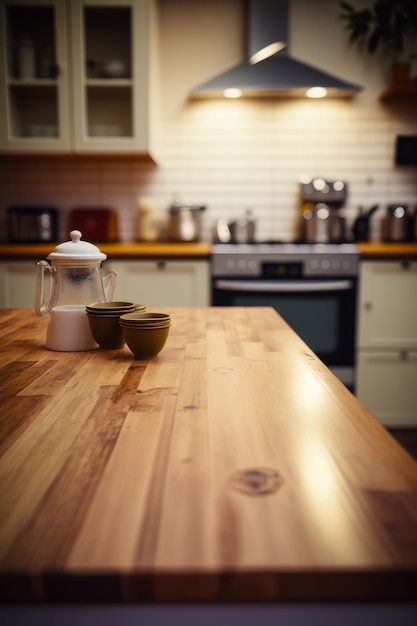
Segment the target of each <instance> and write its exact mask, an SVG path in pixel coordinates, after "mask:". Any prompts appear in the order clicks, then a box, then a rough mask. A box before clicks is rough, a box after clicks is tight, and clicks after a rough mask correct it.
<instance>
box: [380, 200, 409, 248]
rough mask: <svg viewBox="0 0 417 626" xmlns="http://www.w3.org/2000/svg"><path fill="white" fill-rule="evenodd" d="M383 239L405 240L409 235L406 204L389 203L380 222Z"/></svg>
mask: <svg viewBox="0 0 417 626" xmlns="http://www.w3.org/2000/svg"><path fill="white" fill-rule="evenodd" d="M382 233H383V239H384V240H385V241H407V239H408V236H409V215H408V206H407V205H406V204H390V205H389V206H388V211H387V214H386V215H385V217H384V219H383V222H382Z"/></svg>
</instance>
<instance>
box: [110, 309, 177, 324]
mask: <svg viewBox="0 0 417 626" xmlns="http://www.w3.org/2000/svg"><path fill="white" fill-rule="evenodd" d="M170 321H171V316H170V315H169V314H168V313H155V312H153V311H146V312H144V311H134V312H133V313H124V314H123V315H121V317H120V323H123V324H133V325H142V324H160V323H162V324H163V323H167V322H170Z"/></svg>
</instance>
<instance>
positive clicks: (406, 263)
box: [401, 259, 411, 270]
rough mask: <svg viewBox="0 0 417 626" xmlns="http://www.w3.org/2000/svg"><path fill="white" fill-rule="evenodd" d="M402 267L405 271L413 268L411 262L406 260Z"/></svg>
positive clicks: (402, 262)
mask: <svg viewBox="0 0 417 626" xmlns="http://www.w3.org/2000/svg"><path fill="white" fill-rule="evenodd" d="M401 267H402V268H403V270H409V269H410V267H411V263H410V261H408V260H407V259H404V260H403V261H401Z"/></svg>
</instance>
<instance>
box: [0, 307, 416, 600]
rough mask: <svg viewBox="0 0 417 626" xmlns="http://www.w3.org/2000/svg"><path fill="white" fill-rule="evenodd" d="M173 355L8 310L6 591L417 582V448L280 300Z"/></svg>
mask: <svg viewBox="0 0 417 626" xmlns="http://www.w3.org/2000/svg"><path fill="white" fill-rule="evenodd" d="M164 310H165V311H169V312H170V313H171V315H172V319H173V324H172V327H171V331H170V335H169V337H168V341H167V344H166V346H165V348H164V349H163V350H162V352H161V353H160V354H159V355H158V357H156V358H155V359H153V360H151V361H149V362H146V361H145V362H143V361H136V360H134V359H133V356H132V354H131V353H130V351H129V350H128V348H127V347H125V348H122V349H121V350H114V351H105V350H95V351H90V352H81V353H71V352H63V353H60V352H51V351H48V350H47V349H46V348H45V347H44V342H45V331H46V325H47V318H38V317H35V316H34V314H33V312H32V311H31V310H29V309H2V310H0V321H1V344H0V345H1V348H0V389H1V396H0V397H1V400H0V402H1V405H0V407H1V411H0V485H1V510H0V583H1V584H0V600H1V601H2V602H3V603H5V602H6V603H10V602H13V601H14V602H19V603H21V602H47V603H48V602H60V603H64V604H66V603H77V602H115V603H117V602H126V603H155V602H177V601H178V602H211V603H213V602H220V603H222V602H239V601H240V602H269V601H273V602H286V601H289V602H302V601H335V600H340V601H354V600H358V601H368V600H371V601H374V600H380V601H383V602H386V601H389V600H414V601H415V600H416V599H417V532H416V530H417V464H416V463H415V461H414V460H413V459H412V458H411V457H410V456H409V455H408V454H407V453H406V452H405V451H404V450H403V448H401V447H400V446H399V444H397V443H396V442H395V441H394V439H393V438H392V437H391V436H390V435H389V434H388V433H387V432H386V430H385V429H384V428H383V427H382V426H381V425H380V424H379V423H378V422H377V421H376V420H375V419H374V418H373V417H372V416H371V415H370V413H369V412H368V411H367V410H366V409H365V408H364V407H363V406H362V405H361V404H360V403H359V402H358V401H357V400H356V399H355V398H354V397H353V396H352V395H351V394H350V392H349V391H347V390H346V388H345V387H344V386H343V385H342V383H340V381H339V380H338V379H337V378H335V377H334V376H333V374H332V373H331V372H330V371H329V370H328V369H327V368H326V367H325V366H324V365H323V364H322V363H321V362H320V361H319V360H318V359H317V358H316V357H315V356H314V355H313V354H312V352H311V351H310V350H309V349H308V348H307V346H306V345H305V344H304V343H303V342H302V341H301V340H300V339H299V338H298V337H297V335H295V334H294V332H293V331H292V330H291V329H290V328H289V327H288V326H287V325H286V323H285V322H284V321H283V320H282V318H281V317H280V316H279V315H278V314H277V313H276V312H275V311H274V310H273V309H272V308H250V309H245V308H239V307H236V308H207V309H205V308H184V309H164Z"/></svg>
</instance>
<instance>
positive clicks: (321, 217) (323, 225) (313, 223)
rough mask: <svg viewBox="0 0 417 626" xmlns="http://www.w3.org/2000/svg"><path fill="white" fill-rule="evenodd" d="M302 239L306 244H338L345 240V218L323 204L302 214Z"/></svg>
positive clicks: (320, 203)
mask: <svg viewBox="0 0 417 626" xmlns="http://www.w3.org/2000/svg"><path fill="white" fill-rule="evenodd" d="M302 219H303V223H302V231H303V232H302V237H303V239H304V240H305V241H306V242H307V243H329V242H340V241H344V239H345V218H344V217H342V216H341V215H340V210H339V209H336V208H334V207H332V206H329V205H328V204H325V203H324V202H319V203H318V204H316V205H314V206H313V205H312V207H311V208H310V209H307V210H305V211H304V212H303V216H302Z"/></svg>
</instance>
